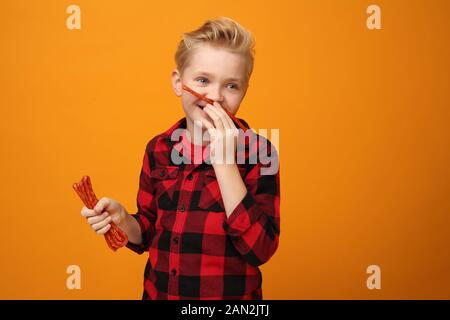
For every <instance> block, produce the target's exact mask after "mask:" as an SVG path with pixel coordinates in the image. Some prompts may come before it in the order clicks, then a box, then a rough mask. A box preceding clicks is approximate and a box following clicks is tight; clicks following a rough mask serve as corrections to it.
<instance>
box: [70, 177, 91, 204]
mask: <svg viewBox="0 0 450 320" xmlns="http://www.w3.org/2000/svg"><path fill="white" fill-rule="evenodd" d="M73 189H74V190H75V191H76V192H77V194H78V196H79V197H80V199H81V201H83V203H84V205H85V206H86V207H87V208H90V207H91V205H90V203H89V201H88V200H87V198H86V195H85V194H84V190H83V188H82V186H81V184H80V183H79V182H77V183H74V184H73Z"/></svg>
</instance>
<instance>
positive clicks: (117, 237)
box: [72, 176, 128, 251]
mask: <svg viewBox="0 0 450 320" xmlns="http://www.w3.org/2000/svg"><path fill="white" fill-rule="evenodd" d="M72 187H73V189H74V190H75V192H76V193H77V194H78V196H79V197H80V199H81V200H82V201H83V203H84V205H85V206H86V207H87V208H89V209H94V207H95V205H96V204H97V202H98V199H97V197H96V196H95V193H94V190H93V189H92V184H91V180H90V178H89V176H84V177H83V178H82V179H81V181H80V182H78V183H74V184H73V186H72ZM110 225H111V229H109V230H108V232H107V233H106V234H105V240H106V243H107V244H108V247H110V248H111V249H112V250H113V251H116V250H117V249H119V248H121V247H123V246H124V245H126V244H127V243H128V237H127V235H126V233H125V232H123V231H122V229H120V228H119V227H118V226H117V225H116V224H115V223H114V222H111V223H110Z"/></svg>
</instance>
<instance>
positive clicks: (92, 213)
mask: <svg viewBox="0 0 450 320" xmlns="http://www.w3.org/2000/svg"><path fill="white" fill-rule="evenodd" d="M96 215H97V213H96V212H95V211H94V210H91V209H89V208H87V207H86V206H84V207H83V208H82V209H81V216H82V217H85V218H88V217H93V216H96Z"/></svg>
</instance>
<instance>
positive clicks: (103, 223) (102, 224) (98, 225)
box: [91, 217, 111, 231]
mask: <svg viewBox="0 0 450 320" xmlns="http://www.w3.org/2000/svg"><path fill="white" fill-rule="evenodd" d="M110 222H111V217H107V218H106V219H104V220H102V221H100V222H98V223H94V224H93V225H92V226H91V227H92V229H94V230H95V231H98V230H100V229H101V228H104V227H105V226H106V225H107V224H109V223H110Z"/></svg>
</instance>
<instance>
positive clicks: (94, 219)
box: [87, 211, 109, 225]
mask: <svg viewBox="0 0 450 320" xmlns="http://www.w3.org/2000/svg"><path fill="white" fill-rule="evenodd" d="M107 217H109V212H108V211H105V212H103V213H102V214H101V215H97V214H95V216H93V217H90V218H88V219H87V222H88V223H89V224H90V225H93V224H95V223H98V222H100V221H103V220H104V219H106V218H107Z"/></svg>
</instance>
